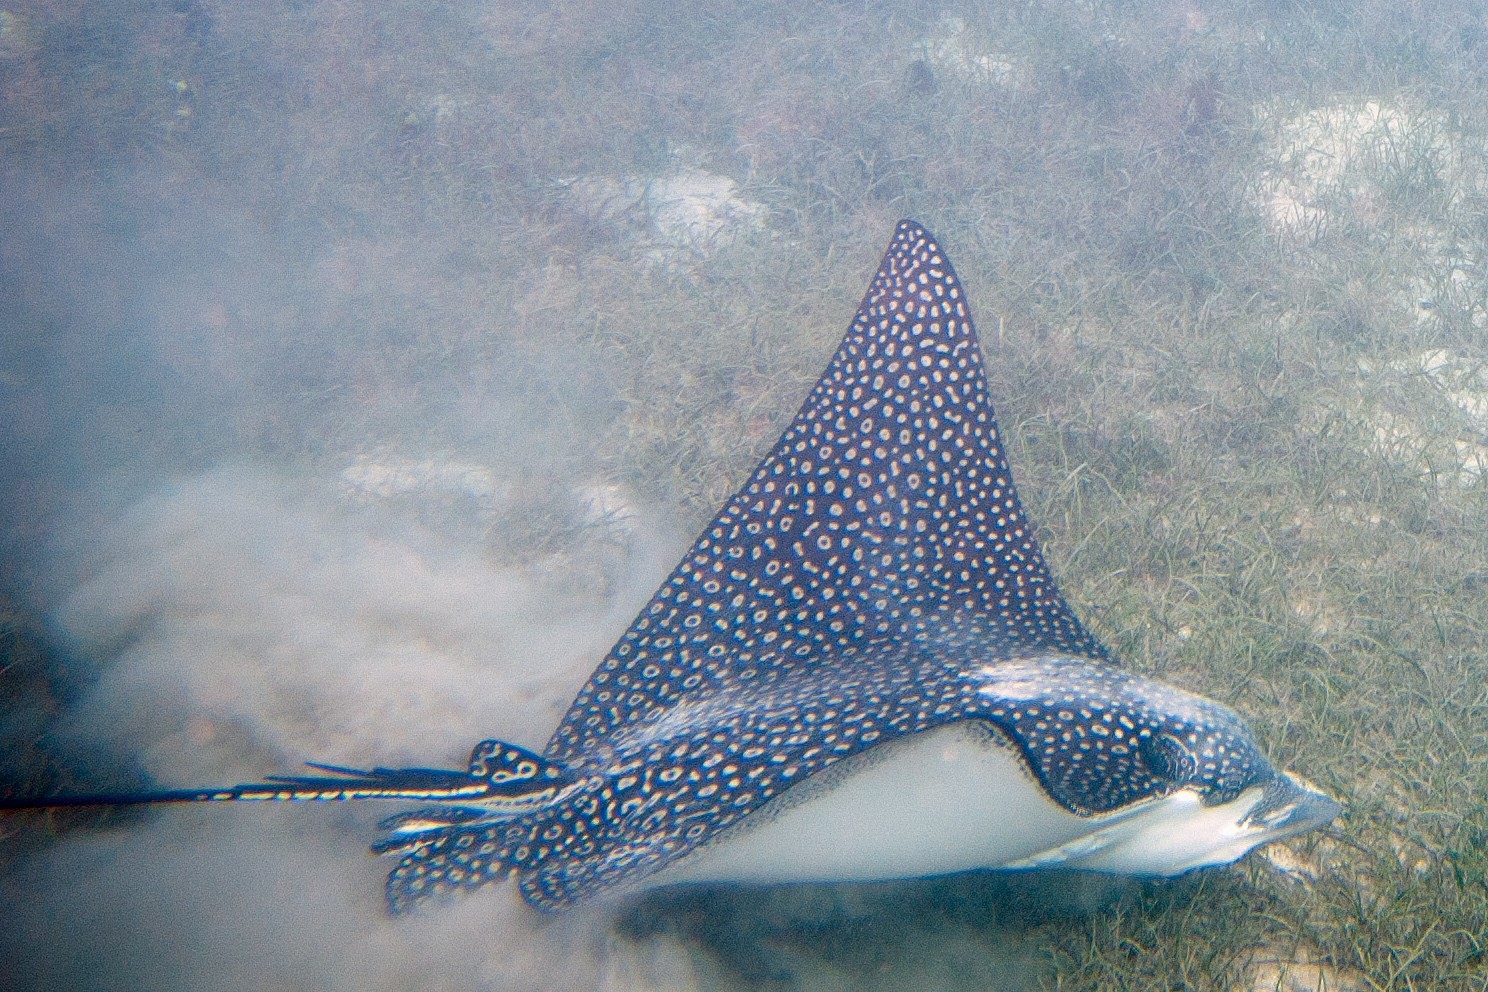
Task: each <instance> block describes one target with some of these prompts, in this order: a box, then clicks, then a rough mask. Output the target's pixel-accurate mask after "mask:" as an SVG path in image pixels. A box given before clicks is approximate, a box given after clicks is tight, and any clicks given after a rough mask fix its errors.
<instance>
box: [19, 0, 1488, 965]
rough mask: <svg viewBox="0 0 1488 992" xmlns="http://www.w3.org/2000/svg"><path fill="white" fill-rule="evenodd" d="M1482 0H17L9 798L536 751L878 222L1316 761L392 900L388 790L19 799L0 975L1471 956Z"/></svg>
mask: <svg viewBox="0 0 1488 992" xmlns="http://www.w3.org/2000/svg"><path fill="white" fill-rule="evenodd" d="M1397 8H1398V9H1397ZM1482 16H1483V15H1482V12H1481V10H1479V9H1478V7H1477V5H1475V4H1471V3H1465V2H1464V3H1455V4H1454V3H1448V4H1435V5H1431V7H1430V8H1429V9H1427V8H1425V7H1411V6H1410V5H1399V4H1389V3H1383V2H1381V3H1377V4H1369V3H1360V4H1342V3H1340V4H1316V5H1297V4H1267V3H1256V4H1246V3H1238V4H1228V5H1220V4H1205V3H1198V2H1188V0H1182V2H1154V3H1142V4H1102V3H1098V2H1094V3H1087V2H1050V3H1043V4H1040V3H1034V4H1026V5H1018V6H1017V7H1006V8H999V9H997V10H987V9H985V5H982V6H976V5H955V4H932V3H926V4H917V5H913V6H898V5H896V6H884V5H880V6H876V7H874V6H864V5H801V4H797V3H784V4H770V3H766V4H760V5H747V6H743V7H737V8H736V7H734V6H732V5H707V4H683V5H677V4H661V3H657V4H654V5H649V6H648V5H646V4H645V3H638V2H627V3H620V4H613V5H612V4H592V5H584V4H574V3H563V4H556V3H555V4H551V5H549V4H545V3H542V2H539V0H531V2H517V3H508V4H490V3H481V4H474V3H463V2H462V3H457V4H427V3H424V4H417V5H403V4H398V3H394V4H381V5H377V6H376V7H375V8H373V7H370V6H363V5H354V4H349V3H344V2H340V0H287V2H283V3H273V2H258V0H254V2H252V3H249V4H225V3H215V2H210V0H170V2H163V0H162V2H155V0H131V2H127V3H122V4H110V5H107V9H103V8H100V7H97V6H90V5H86V4H79V3H69V2H65V0H64V2H41V0H36V2H19V3H16V2H7V0H0V423H3V425H4V427H3V430H0V506H3V515H0V521H3V528H4V530H3V533H0V542H3V552H0V607H3V618H4V620H5V624H4V627H3V628H0V633H3V634H4V635H5V641H4V646H5V651H6V654H5V656H4V658H0V755H3V764H0V773H3V775H4V780H3V781H4V784H5V786H6V787H7V788H14V789H16V790H18V791H36V790H39V789H65V790H74V791H75V790H84V789H118V788H128V787H137V786H141V785H144V784H151V785H155V786H158V787H185V786H192V785H207V784H224V783H234V782H240V781H247V780H252V779H255V778H257V777H260V776H262V775H265V774H273V773H276V772H289V771H290V770H292V769H293V768H294V767H295V766H296V764H297V763H298V762H299V761H302V760H306V759H311V760H319V761H325V762H330V763H333V764H344V765H356V766H368V765H374V764H375V765H424V766H433V765H447V766H458V765H459V764H460V763H461V762H462V761H463V759H464V756H465V755H466V754H467V753H468V749H469V747H470V745H471V744H472V743H473V742H474V741H476V740H479V739H481V738H483V737H487V736H500V737H502V738H504V739H508V740H511V741H513V742H516V743H520V744H525V745H528V746H533V747H540V746H541V745H542V744H543V742H544V741H545V740H546V738H547V736H548V734H549V733H550V732H551V730H552V728H553V727H554V725H555V724H556V722H557V720H558V719H559V717H560V716H561V714H562V712H563V710H564V708H565V707H566V705H567V703H568V701H569V700H570V699H571V697H572V695H573V693H574V692H575V691H576V690H577V689H578V687H579V686H580V685H581V684H582V681H583V679H584V678H585V676H586V675H587V674H588V672H589V671H590V669H591V668H592V667H593V665H594V664H595V663H596V662H597V661H598V659H599V658H600V657H601V656H602V655H603V653H604V651H605V650H606V649H607V647H608V646H609V644H610V643H611V642H612V641H613V639H614V638H615V637H616V636H618V634H619V633H620V632H621V631H622V630H623V629H624V627H625V626H626V624H627V623H628V621H629V619H630V617H631V616H632V615H633V613H634V611H635V610H636V609H637V608H639V606H640V605H641V604H642V603H644V602H645V600H646V598H647V597H648V596H649V594H650V593H651V591H652V590H653V589H654V587H655V584H656V583H657V582H658V581H659V580H660V579H661V578H662V576H664V575H665V573H666V571H667V570H668V569H669V567H670V566H671V565H672V564H673V562H674V561H675V559H676V556H677V555H679V554H680V553H681V552H682V551H683V550H684V549H685V547H686V545H687V542H688V541H689V540H690V538H691V537H692V536H693V534H694V533H695V532H696V531H697V529H698V528H699V527H701V526H702V524H704V523H705V522H706V520H707V519H708V516H709V515H710V514H711V512H712V510H713V508H714V507H715V506H716V505H717V503H718V502H719V501H721V500H722V499H723V498H724V497H725V496H726V495H727V494H728V493H729V492H730V491H731V489H732V487H733V486H734V485H737V484H738V483H739V482H741V481H742V480H743V479H744V477H745V476H746V475H747V473H748V471H749V469H750V468H751V467H752V465H753V464H754V461H755V460H756V459H757V458H758V457H759V456H760V455H761V454H762V453H763V451H764V450H765V449H766V448H767V446H768V444H769V443H770V441H771V439H772V438H773V437H774V436H775V434H776V432H777V431H778V430H779V429H780V428H781V427H782V426H783V424H784V423H785V421H786V420H787V419H788V417H789V416H790V414H791V413H792V412H793V410H794V408H795V406H796V404H797V403H798V402H799V400H800V398H801V396H802V395H804V392H805V390H806V389H807V388H808V387H809V385H810V383H811V381H812V379H813V377H814V376H815V375H816V373H817V371H819V369H820V368H821V366H822V365H823V364H824V363H825V361H826V359H827V357H828V356H829V354H830V352H831V349H832V347H833V346H834V343H835V341H836V339H837V337H838V336H839V335H840V333H841V332H842V330H843V329H844V328H845V327H846V324H847V321H848V319H849V318H850V316H851V314H852V311H853V308H854V307H855V306H856V303H857V300H858V298H859V296H860V295H861V293H862V291H863V287H864V286H865V284H866V281H867V279H868V277H869V276H870V275H871V273H872V269H873V266H874V264H875V263H876V260H877V259H878V257H879V253H880V252H881V250H882V248H883V245H884V243H885V242H886V241H887V239H888V237H889V234H890V233H891V231H892V229H893V224H894V222H895V221H896V220H897V219H898V218H899V217H901V216H913V217H915V218H917V219H919V220H921V221H922V222H924V223H925V224H926V225H927V226H929V227H930V228H931V229H932V230H933V231H935V232H936V233H937V234H938V235H939V237H940V239H941V241H942V243H943V244H944V245H945V247H946V248H947V250H948V251H949V253H950V254H951V257H952V259H953V261H954V262H955V263H956V265H957V267H958V269H959V270H960V272H961V274H962V277H963V280H964V281H965V283H966V284H967V288H968V291H969V294H970V297H971V301H972V305H973V308H974V311H975V313H976V314H977V316H978V320H979V324H980V327H981V331H982V335H983V339H984V344H985V345H986V348H987V351H988V368H989V376H990V378H991V384H992V389H993V393H994V397H993V398H994V400H995V402H996V403H997V405H998V408H999V412H1000V414H1001V418H1002V422H1003V426H1004V428H1005V429H1006V431H1007V434H1008V437H1009V444H1010V456H1011V458H1012V460H1013V463H1014V468H1015V470H1016V471H1017V472H1018V475H1019V479H1020V481H1021V482H1022V484H1023V486H1024V499H1025V501H1026V503H1027V505H1028V508H1029V510H1030V512H1031V515H1032V516H1033V517H1034V519H1035V520H1036V521H1037V522H1038V523H1039V524H1040V527H1041V530H1040V534H1041V536H1042V538H1043V539H1044V541H1045V543H1046V546H1047V549H1048V552H1049V556H1050V559H1051V562H1052V563H1053V565H1054V567H1055V569H1056V572H1057V573H1058V574H1059V575H1060V577H1061V579H1062V583H1063V585H1064V588H1065V590H1066V594H1067V596H1068V597H1069V598H1070V599H1071V601H1072V602H1073V603H1074V605H1075V606H1076V608H1077V609H1078V610H1079V611H1080V612H1081V613H1082V615H1083V616H1085V617H1086V618H1087V620H1088V621H1089V623H1090V624H1091V626H1092V627H1093V628H1094V629H1096V630H1097V631H1098V632H1099V633H1100V635H1101V636H1102V637H1103V638H1104V639H1105V640H1106V641H1107V642H1108V643H1109V644H1110V645H1111V646H1112V647H1113V648H1114V649H1116V651H1117V653H1118V654H1120V655H1121V656H1123V657H1124V658H1125V659H1127V661H1128V662H1129V663H1130V664H1132V665H1133V666H1134V667H1136V668H1137V669H1139V670H1141V671H1143V672H1144V673H1147V674H1150V675H1153V676H1154V677H1157V678H1162V679H1165V680H1168V681H1172V682H1174V683H1176V684H1179V685H1181V686H1183V687H1184V688H1188V689H1191V690H1194V691H1198V692H1203V693H1205V694H1208V695H1211V696H1213V697H1215V698H1218V699H1221V700H1222V701H1224V702H1226V703H1229V704H1231V705H1233V706H1235V707H1236V708H1237V709H1239V710H1240V711H1241V712H1242V713H1244V714H1245V715H1246V716H1247V717H1248V718H1249V719H1250V720H1251V723H1252V726H1253V727H1254V728H1255V729H1256V732H1257V735H1258V737H1260V739H1262V740H1263V741H1265V742H1266V746H1267V747H1268V749H1269V750H1270V753H1271V755H1272V757H1273V758H1274V759H1275V760H1276V761H1277V762H1278V763H1280V764H1283V765H1285V766H1288V767H1294V768H1297V769H1298V770H1299V771H1301V772H1303V773H1304V774H1306V775H1307V776H1309V777H1310V778H1312V779H1314V780H1315V781H1317V782H1318V783H1319V784H1320V785H1322V786H1323V787H1325V788H1327V789H1329V790H1331V791H1333V792H1335V793H1336V794H1338V795H1339V796H1340V797H1341V798H1342V799H1344V800H1345V801H1346V802H1347V803H1348V804H1349V810H1350V812H1349V814H1348V816H1347V817H1345V818H1344V819H1343V820H1341V821H1340V822H1339V823H1338V824H1336V825H1335V827H1334V828H1333V829H1332V830H1331V831H1329V832H1328V834H1327V835H1326V836H1320V837H1311V838H1305V839H1301V840H1298V841H1296V842H1293V843H1291V844H1288V845H1284V846H1281V847H1279V848H1277V849H1275V850H1273V851H1271V852H1269V854H1268V856H1266V857H1253V858H1251V859H1249V860H1247V861H1246V862H1245V863H1244V864H1242V865H1240V866H1237V867H1235V868H1232V869H1224V870H1219V871H1214V872H1209V873H1205V874H1202V875H1199V876H1191V877H1188V878H1184V879H1181V880H1177V881H1174V882H1166V883H1144V882H1132V881H1122V880H1109V879H1100V878H1091V877H1079V876H1075V877H1070V876H1052V877H1037V876H1018V877H998V876H990V875H987V876H968V877H962V878H955V879H946V880H936V881H915V882H906V883H897V884H883V885H868V886H805V887H798V888H779V889H766V890H737V891H726V890H724V891H713V890H697V891H685V892H674V893H664V894H659V895H656V896H652V897H650V898H648V899H645V900H642V901H639V902H634V901H632V902H627V903H622V904H618V905H609V906H601V907H599V908H596V909H594V910H592V911H584V912H578V913H573V914H568V915H565V916H562V917H556V918H549V917H541V916H538V915H537V914H534V913H533V912H532V911H530V910H529V909H527V908H526V907H525V906H524V905H523V904H522V903H521V901H520V900H519V899H518V898H517V897H516V895H515V894H514V892H513V891H511V890H510V889H509V888H508V887H505V886H493V887H490V888H488V889H487V890H485V891H483V892H481V893H479V894H478V895H476V896H474V897H472V898H469V899H466V900H464V901H462V902H461V903H459V904H458V905H456V906H453V907H450V908H445V909H440V910H438V911H436V912H431V913H428V914H425V915H420V916H418V917H417V918H411V919H399V920H392V919H390V918H388V917H387V915H386V913H385V910H384V909H383V905H382V899H381V885H382V878H383V875H384V872H385V870H386V868H387V867H388V866H387V865H386V864H383V863H379V862H377V861H376V860H375V859H373V858H371V857H370V856H368V855H367V854H366V851H365V848H366V844H367V843H368V842H369V841H370V840H371V839H372V838H373V837H374V836H375V829H374V827H375V823H376V821H377V819H378V818H379V816H380V815H382V814H385V813H386V812H388V810H386V809H381V808H379V809H368V808H358V807H344V808H342V807H322V806H292V807H269V806H265V805H253V806H239V807H220V808H218V807H214V808H192V809H173V810H166V811H161V812H150V813H140V814H127V815H120V816H117V817H113V818H107V819H100V818H97V817H90V816H87V815H83V816H80V817H68V818H59V819H55V820H49V819H41V818H27V819H20V818H8V819H6V820H3V821H0V904H3V905H4V907H5V910H4V914H3V915H4V920H5V922H4V925H3V926H0V988H5V989H10V988H14V989H27V990H31V989H63V988H66V989H89V988H98V989H172V988H179V989H218V988H221V989H234V988H243V989H279V988H282V989H311V988H314V989H357V990H373V989H445V988H448V989H470V988H475V989H542V988H555V989H556V988H562V989H575V988H606V989H617V990H620V989H625V990H631V989H637V990H639V989H655V990H667V992H672V990H677V992H683V990H693V989H771V990H775V989H822V990H826V989H854V990H862V989H885V990H888V989H915V990H924V992H929V990H939V989H1017V988H1029V987H1054V988H1091V989H1108V988H1155V987H1173V988H1179V987H1181V988H1200V989H1204V988H1214V989H1226V990H1229V989H1242V988H1243V989H1272V988H1278V989H1289V990H1290V989H1304V988H1305V989H1321V988H1328V989H1339V988H1361V989H1362V988H1410V987H1414V988H1450V989H1456V988H1461V989H1470V988H1483V987H1485V983H1488V971H1485V959H1484V954H1485V953H1488V938H1485V937H1484V934H1485V932H1488V885H1485V882H1484V880H1485V879H1488V852H1485V846H1484V845H1485V841H1484V838H1485V837H1488V810H1485V803H1484V800H1483V796H1484V794H1485V787H1488V777H1485V773H1484V771H1483V768H1484V765H1483V761H1482V755H1483V753H1484V752H1485V748H1488V701H1485V697H1484V695H1483V693H1482V690H1481V688H1479V687H1480V686H1481V685H1482V684H1483V683H1484V682H1485V681H1488V663H1485V662H1484V661H1483V660H1482V659H1481V657H1480V655H1479V652H1480V651H1481V644H1482V643H1484V640H1483V637H1482V635H1483V634H1484V633H1485V631H1488V584H1485V583H1484V582H1483V580H1482V576H1483V566H1482V565H1481V562H1482V561H1483V560H1484V557H1483V555H1484V554H1485V552H1488V549H1485V547H1484V540H1485V538H1484V535H1485V534H1488V526H1483V525H1484V524H1488V519H1485V517H1488V503H1485V500H1484V493H1485V492H1488V489H1485V481H1484V471H1483V469H1484V465H1485V464H1488V375H1485V373H1484V371H1483V370H1484V369H1485V368H1488V337H1485V335H1488V287H1485V281H1484V274H1483V269H1482V266H1483V260H1484V258H1485V257H1488V254H1485V252H1488V243H1485V242H1488V231H1485V229H1484V227H1483V224H1482V220H1481V218H1482V217H1483V216H1484V215H1485V212H1484V210H1483V208H1484V206H1485V205H1488V204H1485V201H1488V168H1485V165H1488V112H1485V111H1484V109H1483V108H1485V107H1488V99H1485V98H1484V96H1485V94H1484V92H1483V91H1484V89H1485V88H1488V86H1485V74H1488V28H1485V26H1484V25H1483V23H1482Z"/></svg>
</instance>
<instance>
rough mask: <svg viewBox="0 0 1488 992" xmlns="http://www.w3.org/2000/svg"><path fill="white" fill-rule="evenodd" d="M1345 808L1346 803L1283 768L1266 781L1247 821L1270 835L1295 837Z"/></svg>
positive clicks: (1325, 824)
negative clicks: (1283, 770) (1259, 798)
mask: <svg viewBox="0 0 1488 992" xmlns="http://www.w3.org/2000/svg"><path fill="white" fill-rule="evenodd" d="M1342 812H1343V803H1341V802H1339V801H1338V800H1337V799H1334V798H1333V797H1332V796H1330V795H1328V794H1327V793H1326V792H1324V791H1323V790H1322V789H1319V788H1318V787H1317V786H1315V785H1313V784H1312V783H1311V782H1309V781H1307V780H1306V779H1304V778H1302V777H1301V776H1299V775H1294V774H1293V773H1291V772H1281V773H1279V774H1278V775H1277V776H1276V778H1274V779H1272V780H1271V781H1270V782H1269V783H1267V785H1266V791H1265V792H1264V793H1263V794H1262V796H1261V801H1260V802H1259V803H1258V804H1256V807H1255V809H1253V810H1251V811H1250V813H1249V815H1248V816H1246V818H1245V822H1246V823H1247V824H1250V825H1254V826H1255V827H1257V828H1260V829H1262V830H1265V831H1266V832H1267V834H1268V835H1270V836H1271V837H1273V838H1276V837H1292V836H1295V835H1297V834H1303V833H1306V832H1307V831H1309V830H1316V829H1318V828H1319V827H1326V826H1327V825H1328V824H1330V823H1332V822H1333V821H1334V819H1336V818H1337V817H1338V815H1339V814H1340V813H1342Z"/></svg>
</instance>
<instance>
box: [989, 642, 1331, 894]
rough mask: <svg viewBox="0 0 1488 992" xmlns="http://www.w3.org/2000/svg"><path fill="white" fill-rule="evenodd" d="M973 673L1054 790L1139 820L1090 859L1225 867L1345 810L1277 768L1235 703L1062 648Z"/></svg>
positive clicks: (1128, 866)
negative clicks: (1066, 652)
mask: <svg viewBox="0 0 1488 992" xmlns="http://www.w3.org/2000/svg"><path fill="white" fill-rule="evenodd" d="M973 678H974V681H975V682H976V684H977V685H978V690H977V691H978V692H979V693H980V694H981V695H982V696H983V697H984V699H985V700H986V701H987V702H988V703H990V704H991V710H990V712H991V715H992V717H993V722H994V723H995V724H996V725H997V726H998V728H999V729H1000V730H1002V732H1004V733H1005V734H1007V736H1008V737H1009V738H1010V739H1011V741H1012V743H1013V744H1014V745H1015V746H1016V747H1017V748H1018V749H1019V751H1020V752H1021V753H1022V755H1023V758H1024V760H1025V762H1026V763H1027V765H1028V768H1029V770H1030V772H1032V774H1033V775H1034V776H1035V777H1036V778H1038V780H1039V782H1040V783H1041V784H1042V785H1043V787H1044V790H1045V791H1046V792H1047V793H1048V795H1049V796H1050V798H1051V799H1053V800H1054V801H1056V802H1058V803H1059V804H1060V805H1062V806H1063V807H1065V808H1066V809H1068V810H1070V811H1071V812H1074V813H1077V814H1080V815H1082V816H1109V817H1113V818H1117V819H1119V818H1122V817H1125V816H1130V817H1132V818H1133V821H1134V825H1133V826H1132V828H1131V829H1130V830H1129V831H1128V834H1129V835H1130V836H1129V837H1128V838H1127V839H1126V840H1125V841H1123V842H1122V843H1113V844H1109V845H1107V846H1104V847H1103V848H1101V850H1100V851H1099V852H1098V853H1093V854H1091V855H1090V856H1089V857H1087V858H1084V859H1083V860H1082V861H1081V864H1082V866H1084V867H1090V868H1099V869H1103V870H1111V871H1120V872H1123V873H1131V874H1149V875H1176V874H1181V873H1182V872H1185V871H1189V870H1192V869H1194V868H1202V867H1206V866H1209V865H1217V864H1227V863H1229V862H1231V861H1234V860H1236V859H1237V858H1239V857H1241V856H1242V855H1243V854H1245V853H1246V852H1247V851H1249V850H1251V849H1252V848H1254V847H1257V846H1259V845H1261V844H1265V843H1268V842H1270V841H1273V840H1277V839H1279V838H1282V837H1288V836H1291V835H1294V834H1299V833H1303V832H1305V831H1307V830H1311V829H1313V828H1315V827H1318V826H1322V825H1324V824H1326V823H1328V822H1330V821H1331V820H1332V819H1333V818H1334V817H1335V816H1337V815H1338V813H1339V811H1340V810H1341V807H1340V806H1339V804H1338V802H1337V801H1336V800H1334V799H1333V798H1332V797H1330V796H1328V795H1326V794H1325V793H1323V792H1321V791H1319V790H1318V789H1316V788H1315V787H1313V786H1311V785H1309V784H1307V783H1306V782H1303V781H1302V780H1300V779H1298V778H1296V777H1295V776H1293V775H1291V774H1290V773H1287V772H1282V771H1278V770H1277V769H1276V768H1275V767H1274V766H1273V765H1272V764H1271V762H1270V761H1269V760H1268V759H1267V758H1266V756H1265V755H1264V754H1263V753H1262V752H1261V749H1260V746H1259V744H1258V743H1257V742H1256V739H1255V737H1254V736H1253V735H1252V734H1251V732H1250V730H1249V728H1248V727H1246V725H1245V723H1244V722H1243V721H1242V720H1241V719H1240V717H1239V716H1238V715H1237V714H1236V713H1235V712H1234V711H1232V710H1230V709H1229V708H1228V707H1226V706H1223V705H1221V704H1219V703H1216V702H1214V701H1213V700H1210V699H1206V698H1204V697H1202V696H1197V695H1194V694H1192V693H1188V692H1184V691H1183V690H1181V689H1176V688H1173V687H1172V686H1168V685H1163V684H1161V683H1158V682H1153V681H1151V680H1149V679H1145V678H1142V677H1141V676H1138V675H1134V674H1132V673H1130V672H1126V671H1122V670H1120V669H1116V668H1113V667H1111V666H1109V665H1104V664H1100V663H1092V662H1090V661H1087V660H1085V659H1078V658H1069V657H1065V656H1058V655H1054V656H1048V657H1043V658H1037V659H1034V660H1026V661H1014V662H1004V663H999V664H993V665H987V666H985V667H983V668H981V669H979V670H978V671H976V672H975V673H974V674H973Z"/></svg>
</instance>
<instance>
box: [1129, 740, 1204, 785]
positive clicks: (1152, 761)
mask: <svg viewBox="0 0 1488 992" xmlns="http://www.w3.org/2000/svg"><path fill="white" fill-rule="evenodd" d="M1139 750H1140V751H1141V753H1142V761H1143V762H1144V763H1145V764H1146V765H1147V768H1148V770H1150V771H1151V772H1152V774H1153V775H1155V776H1156V777H1158V778H1162V779H1167V780H1168V781H1169V782H1187V781H1188V780H1189V779H1191V778H1193V774H1194V771H1195V770H1196V769H1197V768H1198V764H1197V762H1195V761H1194V756H1193V754H1192V752H1190V751H1189V750H1188V747H1187V745H1185V744H1184V743H1183V742H1182V741H1180V740H1179V739H1178V738H1176V737H1174V736H1173V735H1172V734H1155V735H1153V736H1152V737H1149V738H1148V739H1147V740H1145V741H1143V742H1142V744H1141V745H1140V747H1139Z"/></svg>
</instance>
